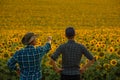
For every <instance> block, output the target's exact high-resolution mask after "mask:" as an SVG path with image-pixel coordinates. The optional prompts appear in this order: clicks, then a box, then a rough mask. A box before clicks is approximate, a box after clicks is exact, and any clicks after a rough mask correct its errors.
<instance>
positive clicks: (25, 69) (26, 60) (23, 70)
mask: <svg viewBox="0 0 120 80" xmlns="http://www.w3.org/2000/svg"><path fill="white" fill-rule="evenodd" d="M50 49H51V45H50V44H49V43H46V45H45V46H43V47H40V46H39V47H37V48H34V46H32V45H28V46H26V47H25V48H23V49H21V50H19V51H16V53H15V54H14V55H13V57H12V58H11V59H10V60H9V61H8V63H7V65H8V67H9V68H10V69H11V70H17V66H16V63H18V64H19V67H20V80H41V78H42V72H41V60H42V57H43V56H44V55H45V53H47V52H48V51H49V50H50Z"/></svg>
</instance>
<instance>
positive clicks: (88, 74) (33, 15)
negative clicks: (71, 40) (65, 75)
mask: <svg viewBox="0 0 120 80" xmlns="http://www.w3.org/2000/svg"><path fill="white" fill-rule="evenodd" d="M119 4H120V1H119V0H91V1H89V0H59V1H57V0H1V1H0V80H19V75H17V74H16V72H15V71H10V70H9V69H8V67H7V61H8V59H10V58H11V57H12V56H13V54H14V53H15V52H16V51H17V50H20V49H21V48H24V47H25V46H24V45H23V44H22V43H21V39H22V37H23V36H24V34H25V33H26V32H34V33H37V34H39V35H40V36H39V37H38V39H37V45H36V46H43V45H44V44H45V42H46V38H47V37H48V36H52V38H53V40H52V46H51V50H50V51H49V53H47V54H46V55H45V56H44V57H43V59H42V74H43V79H42V80H59V77H60V74H58V73H56V72H55V71H54V70H53V69H52V66H51V65H50V62H49V61H50V56H51V55H52V54H53V52H54V51H55V50H56V48H57V47H58V46H59V45H60V44H63V43H65V42H67V39H66V37H65V33H64V32H65V29H66V27H68V26H73V27H74V28H75V30H76V36H75V41H76V42H78V43H81V44H83V45H85V47H86V48H87V49H88V50H89V51H90V52H91V54H92V55H93V56H94V57H95V58H96V62H95V63H94V64H93V65H92V66H91V67H89V68H87V70H86V71H85V72H84V73H83V74H81V78H82V79H83V80H120V15H119V14H120V11H119V9H120V6H119ZM87 62H88V60H87V58H86V57H84V56H83V57H82V60H81V64H80V67H83V65H85V64H86V63H87ZM57 64H58V65H59V66H60V67H61V64H62V60H61V57H59V59H58V60H57Z"/></svg>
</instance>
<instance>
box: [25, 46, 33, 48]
mask: <svg viewBox="0 0 120 80" xmlns="http://www.w3.org/2000/svg"><path fill="white" fill-rule="evenodd" d="M26 48H34V46H33V45H27V46H26Z"/></svg>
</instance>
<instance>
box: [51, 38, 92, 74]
mask: <svg viewBox="0 0 120 80" xmlns="http://www.w3.org/2000/svg"><path fill="white" fill-rule="evenodd" d="M60 55H62V68H63V71H62V74H64V75H79V74H80V66H79V65H80V62H81V58H82V55H85V56H86V57H87V58H88V59H89V60H92V59H93V56H92V54H91V53H90V52H89V51H88V50H87V49H86V48H85V46H83V45H82V44H79V43H76V42H75V41H74V40H68V42H67V43H65V44H62V45H60V46H59V47H58V48H57V49H56V51H55V52H54V53H53V55H52V56H51V58H52V59H53V60H55V61H56V60H57V59H58V57H59V56H60Z"/></svg>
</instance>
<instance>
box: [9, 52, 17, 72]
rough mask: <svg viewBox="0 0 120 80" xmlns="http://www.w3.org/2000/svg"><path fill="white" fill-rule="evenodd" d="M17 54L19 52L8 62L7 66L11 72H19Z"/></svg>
mask: <svg viewBox="0 0 120 80" xmlns="http://www.w3.org/2000/svg"><path fill="white" fill-rule="evenodd" d="M17 54H18V52H16V53H15V54H14V55H13V56H12V58H10V59H9V60H8V62H7V66H8V67H9V68H10V70H17V66H16V63H17V60H16V57H17Z"/></svg>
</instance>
